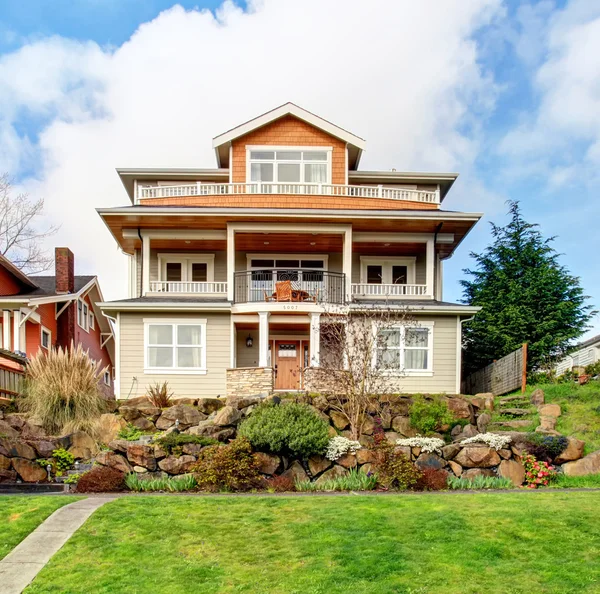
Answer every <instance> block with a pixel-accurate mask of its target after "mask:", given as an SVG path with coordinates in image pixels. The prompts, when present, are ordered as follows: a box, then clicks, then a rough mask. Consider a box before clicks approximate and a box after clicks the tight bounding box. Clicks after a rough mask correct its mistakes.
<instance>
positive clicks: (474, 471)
mask: <svg viewBox="0 0 600 594" xmlns="http://www.w3.org/2000/svg"><path fill="white" fill-rule="evenodd" d="M478 476H496V473H495V472H494V471H493V470H490V469H489V468H469V469H468V470H463V473H462V475H461V477H462V478H466V479H469V480H470V481H472V480H473V479H474V478H477V477H478Z"/></svg>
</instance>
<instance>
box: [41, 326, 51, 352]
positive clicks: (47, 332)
mask: <svg viewBox="0 0 600 594" xmlns="http://www.w3.org/2000/svg"><path fill="white" fill-rule="evenodd" d="M44 332H45V333H46V334H47V335H48V346H47V347H45V346H44ZM40 346H41V347H42V348H43V349H46V350H47V351H49V350H50V349H51V348H52V332H50V330H48V328H46V326H42V325H40Z"/></svg>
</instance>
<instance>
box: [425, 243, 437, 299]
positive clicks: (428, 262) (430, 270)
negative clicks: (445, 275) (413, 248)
mask: <svg viewBox="0 0 600 594" xmlns="http://www.w3.org/2000/svg"><path fill="white" fill-rule="evenodd" d="M425 267H426V270H427V273H426V276H425V279H426V280H425V283H426V285H427V296H428V297H431V298H432V299H433V298H434V297H435V294H434V292H433V279H434V272H435V250H434V244H433V239H428V240H427V247H426V255H425Z"/></svg>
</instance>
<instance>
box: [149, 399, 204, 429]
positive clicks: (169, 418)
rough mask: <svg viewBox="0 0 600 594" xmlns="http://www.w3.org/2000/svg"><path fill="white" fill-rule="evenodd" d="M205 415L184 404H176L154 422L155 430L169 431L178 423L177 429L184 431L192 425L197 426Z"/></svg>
mask: <svg viewBox="0 0 600 594" xmlns="http://www.w3.org/2000/svg"><path fill="white" fill-rule="evenodd" d="M204 418H205V415H203V414H201V413H199V412H198V411H197V410H196V409H195V408H193V407H191V406H187V405H186V404H176V405H175V406H172V407H171V408H167V409H166V410H164V411H163V413H162V414H161V415H160V417H159V419H158V420H157V421H156V428H157V429H160V430H164V429H169V427H172V426H173V425H175V421H179V429H180V430H182V431H183V430H184V429H187V428H188V427H192V426H193V425H197V424H198V423H199V422H200V421H201V420H203V419H204Z"/></svg>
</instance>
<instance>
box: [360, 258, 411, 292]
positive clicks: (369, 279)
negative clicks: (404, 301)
mask: <svg viewBox="0 0 600 594" xmlns="http://www.w3.org/2000/svg"><path fill="white" fill-rule="evenodd" d="M415 260H416V258H412V257H410V258H379V257H369V256H362V257H361V259H360V265H361V268H360V270H361V281H360V282H361V283H369V284H374V285H407V284H410V285H413V284H415Z"/></svg>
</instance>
